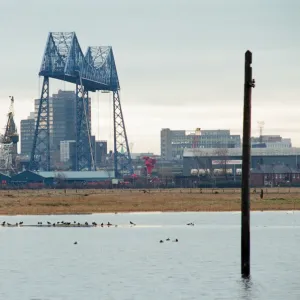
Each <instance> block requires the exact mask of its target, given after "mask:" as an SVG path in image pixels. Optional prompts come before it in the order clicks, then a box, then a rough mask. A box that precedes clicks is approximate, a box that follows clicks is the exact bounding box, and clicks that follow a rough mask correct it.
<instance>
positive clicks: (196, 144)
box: [192, 128, 201, 149]
mask: <svg viewBox="0 0 300 300" xmlns="http://www.w3.org/2000/svg"><path fill="white" fill-rule="evenodd" d="M200 135H201V128H196V130H195V135H194V138H193V145H192V148H193V149H195V148H198V147H199V136H200Z"/></svg>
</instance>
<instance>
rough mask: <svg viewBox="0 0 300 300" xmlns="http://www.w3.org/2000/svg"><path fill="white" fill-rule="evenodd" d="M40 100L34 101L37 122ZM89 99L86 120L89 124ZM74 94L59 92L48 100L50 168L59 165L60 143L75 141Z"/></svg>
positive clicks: (72, 92)
mask: <svg viewBox="0 0 300 300" xmlns="http://www.w3.org/2000/svg"><path fill="white" fill-rule="evenodd" d="M39 103H40V100H39V99H36V100H35V106H34V113H35V121H36V120H37V116H38V110H39ZM90 103H91V99H90V98H89V112H88V114H87V118H88V119H89V123H90V124H91V105H90ZM75 108H76V94H75V92H74V91H62V90H59V91H58V93H57V94H53V95H52V97H50V98H49V118H50V124H49V126H50V157H51V163H52V167H54V168H55V167H58V166H59V165H60V142H61V141H69V140H76V109H75Z"/></svg>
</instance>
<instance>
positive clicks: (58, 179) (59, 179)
mask: <svg viewBox="0 0 300 300" xmlns="http://www.w3.org/2000/svg"><path fill="white" fill-rule="evenodd" d="M54 181H55V183H56V184H57V186H58V187H60V188H64V187H65V185H66V182H67V177H66V175H65V174H64V173H56V174H55V177H54Z"/></svg>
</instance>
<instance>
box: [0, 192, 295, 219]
mask: <svg viewBox="0 0 300 300" xmlns="http://www.w3.org/2000/svg"><path fill="white" fill-rule="evenodd" d="M240 209H241V191H240V189H170V190H167V189H163V190H158V189H152V190H113V189H112V190H101V189H100V190H92V189H90V190H77V191H76V190H75V189H69V190H11V191H3V190H2V191H0V215H17V214H20V215H48V214H89V213H116V212H117V213H118V212H151V211H153V212H154V211H161V212H186V211H193V212H197V211H199V212H200V211H203V212H205V211H207V212H209V211H212V212H213V211H240ZM251 210H252V211H257V210H300V189H299V188H291V189H288V188H272V189H265V190H264V197H263V199H260V193H259V191H257V192H256V193H255V191H254V190H251Z"/></svg>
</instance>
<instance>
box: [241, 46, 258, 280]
mask: <svg viewBox="0 0 300 300" xmlns="http://www.w3.org/2000/svg"><path fill="white" fill-rule="evenodd" d="M251 64H252V53H251V52H250V51H247V52H246V53H245V84H244V121H243V163H242V192H241V194H242V195H241V196H242V205H241V210H242V213H241V215H242V220H241V223H242V224H241V225H242V226H241V231H242V232H241V271H242V277H244V278H247V277H249V276H250V162H251V156H250V155H251V89H252V88H253V87H254V85H255V82H254V80H253V79H252V67H251Z"/></svg>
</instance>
